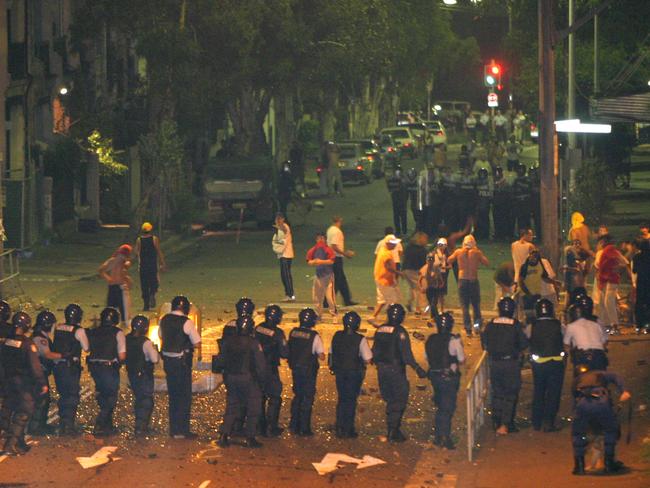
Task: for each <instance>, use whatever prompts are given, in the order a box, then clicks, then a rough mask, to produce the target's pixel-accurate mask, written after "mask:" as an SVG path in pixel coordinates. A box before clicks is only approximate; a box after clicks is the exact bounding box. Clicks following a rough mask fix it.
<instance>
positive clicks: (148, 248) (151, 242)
mask: <svg viewBox="0 0 650 488" xmlns="http://www.w3.org/2000/svg"><path fill="white" fill-rule="evenodd" d="M152 231H153V225H151V224H150V223H149V222H145V223H144V224H142V234H141V235H140V236H139V237H138V239H137V240H136V241H135V249H134V250H133V254H134V256H135V257H136V258H137V259H138V262H139V264H140V289H141V290H142V301H143V302H144V308H143V310H144V311H145V312H146V311H148V310H149V309H150V308H156V293H157V292H158V285H159V283H160V279H159V275H158V273H159V272H161V271H166V270H167V263H166V261H165V255H164V254H163V252H162V249H161V248H160V239H159V238H158V237H157V236H155V235H153V234H152Z"/></svg>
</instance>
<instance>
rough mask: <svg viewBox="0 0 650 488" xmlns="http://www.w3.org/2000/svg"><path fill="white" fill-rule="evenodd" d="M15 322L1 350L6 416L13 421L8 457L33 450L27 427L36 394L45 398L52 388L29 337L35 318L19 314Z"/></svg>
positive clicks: (9, 435)
mask: <svg viewBox="0 0 650 488" xmlns="http://www.w3.org/2000/svg"><path fill="white" fill-rule="evenodd" d="M11 323H12V326H13V332H12V333H11V334H10V335H9V337H7V338H6V340H5V342H4V344H3V345H2V348H1V349H2V367H3V369H4V372H5V378H6V388H7V397H6V399H5V402H4V404H3V405H2V417H4V418H9V419H10V422H9V427H8V429H7V430H6V437H7V439H6V441H5V444H4V454H6V455H8V456H17V455H20V454H24V453H25V452H27V451H28V450H29V446H28V445H27V443H26V442H25V428H26V427H27V423H28V422H29V418H30V417H31V416H32V414H33V413H34V394H35V392H38V394H41V395H44V394H46V393H47V391H48V387H47V381H46V379H45V375H44V374H43V368H42V367H41V363H40V361H39V360H38V353H37V349H36V346H35V345H34V343H33V342H32V340H31V339H30V338H29V337H27V336H26V335H25V334H26V333H27V331H28V330H29V329H30V328H31V326H32V319H31V318H30V317H29V315H27V314H26V313H25V312H16V313H15V314H14V316H13V317H12V319H11Z"/></svg>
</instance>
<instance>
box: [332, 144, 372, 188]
mask: <svg viewBox="0 0 650 488" xmlns="http://www.w3.org/2000/svg"><path fill="white" fill-rule="evenodd" d="M339 148H340V150H341V152H340V153H339V170H340V171H341V179H342V180H343V182H344V183H345V182H346V181H354V182H356V183H360V184H367V183H370V181H371V180H372V162H371V161H370V160H369V159H368V156H366V152H365V151H364V149H363V146H361V144H359V143H356V142H355V143H341V144H339Z"/></svg>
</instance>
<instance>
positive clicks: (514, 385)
mask: <svg viewBox="0 0 650 488" xmlns="http://www.w3.org/2000/svg"><path fill="white" fill-rule="evenodd" d="M497 307H498V309H499V316H498V317H496V318H494V319H492V320H491V321H490V322H488V324H487V325H486V326H485V330H484V331H483V332H482V333H481V345H482V346H483V350H485V351H487V354H488V360H489V365H490V383H491V384H492V402H491V404H492V422H493V424H494V428H495V429H496V432H497V434H498V435H506V434H508V433H510V432H517V430H518V429H517V427H516V425H515V413H516V410H517V400H518V397H519V390H520V389H521V366H520V362H519V360H520V355H521V353H522V352H523V350H524V349H526V347H528V338H527V337H526V334H524V328H523V326H522V324H521V322H519V321H518V320H517V319H516V318H514V317H515V308H516V304H515V301H514V300H513V299H512V298H510V297H503V298H502V299H501V300H499V303H498V305H497Z"/></svg>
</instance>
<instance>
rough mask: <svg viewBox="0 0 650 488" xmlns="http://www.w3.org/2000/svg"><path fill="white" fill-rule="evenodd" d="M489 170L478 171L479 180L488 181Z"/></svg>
mask: <svg viewBox="0 0 650 488" xmlns="http://www.w3.org/2000/svg"><path fill="white" fill-rule="evenodd" d="M488 175H489V173H488V170H487V168H481V169H479V170H478V179H479V180H487V179H488Z"/></svg>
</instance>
